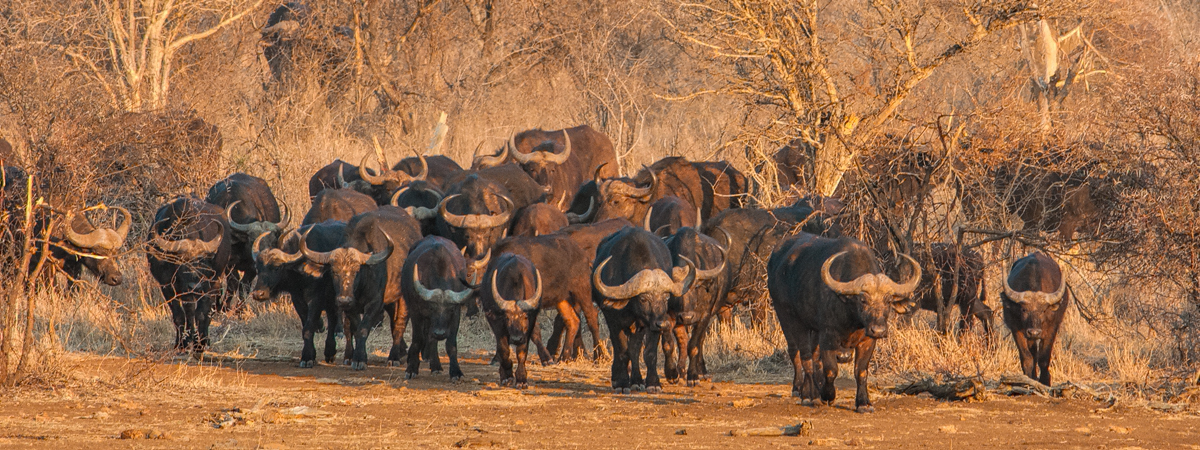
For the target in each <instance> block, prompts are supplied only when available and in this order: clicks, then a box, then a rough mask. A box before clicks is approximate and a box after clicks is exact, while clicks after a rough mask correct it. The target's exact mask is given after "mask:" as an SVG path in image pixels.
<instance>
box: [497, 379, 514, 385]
mask: <svg viewBox="0 0 1200 450" xmlns="http://www.w3.org/2000/svg"><path fill="white" fill-rule="evenodd" d="M514 381H516V380H514V379H512V378H502V379H500V385H501V386H512V384H513V382H514Z"/></svg>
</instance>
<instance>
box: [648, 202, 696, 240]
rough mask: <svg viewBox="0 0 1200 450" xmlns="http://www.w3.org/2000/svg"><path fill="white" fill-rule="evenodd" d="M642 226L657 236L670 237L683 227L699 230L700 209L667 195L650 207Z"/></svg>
mask: <svg viewBox="0 0 1200 450" xmlns="http://www.w3.org/2000/svg"><path fill="white" fill-rule="evenodd" d="M642 226H643V227H644V228H645V229H646V231H649V232H652V233H654V234H657V235H659V236H670V235H672V234H675V232H676V231H678V230H679V229H680V228H683V227H692V228H696V229H700V209H699V208H695V207H693V206H692V205H691V204H689V203H688V202H685V201H683V199H680V198H679V197H676V196H674V195H668V196H666V197H663V198H660V199H658V200H655V201H654V203H652V204H651V205H650V208H649V209H647V210H646V218H645V219H644V221H643V223H642Z"/></svg>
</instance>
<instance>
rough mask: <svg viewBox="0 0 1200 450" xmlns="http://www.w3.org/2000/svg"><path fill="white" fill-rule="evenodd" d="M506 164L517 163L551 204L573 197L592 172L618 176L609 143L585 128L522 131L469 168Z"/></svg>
mask: <svg viewBox="0 0 1200 450" xmlns="http://www.w3.org/2000/svg"><path fill="white" fill-rule="evenodd" d="M556 150H557V151H556ZM508 162H515V163H517V164H519V165H520V166H521V168H522V169H524V170H525V172H526V173H528V174H529V176H531V177H533V179H534V180H535V181H537V183H538V184H539V185H542V186H544V187H546V188H548V192H549V194H550V195H549V201H551V202H558V201H560V199H563V198H565V197H567V196H570V195H574V194H575V191H576V190H577V189H578V188H579V186H580V185H582V184H584V183H586V182H587V181H588V177H589V176H592V175H593V173H599V174H600V176H602V177H605V178H608V177H615V176H617V152H616V151H615V150H613V144H612V140H610V139H609V138H608V136H605V135H604V134H603V133H601V132H599V131H596V129H594V128H592V127H590V126H588V125H581V126H578V127H574V128H567V129H562V130H553V131H544V130H541V129H536V130H526V131H522V132H520V133H517V134H515V135H513V136H511V137H509V140H508V142H507V143H506V144H505V145H504V147H502V148H501V149H500V151H499V152H498V153H497V154H495V155H491V156H477V157H476V158H475V160H474V161H473V162H472V165H471V166H472V168H473V169H483V168H487V167H494V166H498V165H500V164H503V163H508ZM564 212H565V211H564Z"/></svg>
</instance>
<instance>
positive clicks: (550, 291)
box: [493, 234, 600, 364]
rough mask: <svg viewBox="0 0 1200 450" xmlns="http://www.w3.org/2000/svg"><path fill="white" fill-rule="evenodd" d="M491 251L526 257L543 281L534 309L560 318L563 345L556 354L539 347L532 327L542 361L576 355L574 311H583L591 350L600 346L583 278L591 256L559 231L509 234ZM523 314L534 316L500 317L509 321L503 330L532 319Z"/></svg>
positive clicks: (517, 313) (518, 313)
mask: <svg viewBox="0 0 1200 450" xmlns="http://www.w3.org/2000/svg"><path fill="white" fill-rule="evenodd" d="M494 253H495V254H497V255H500V254H506V253H511V254H514V255H520V256H521V257H524V258H525V259H528V260H529V261H530V262H531V263H532V264H533V266H534V267H536V268H537V269H538V271H539V272H540V273H541V276H542V278H543V279H544V280H545V282H546V285H545V287H544V288H543V291H542V295H541V300H540V303H538V309H539V310H541V309H551V308H554V309H557V311H558V314H559V318H561V319H562V320H563V321H564V322H563V323H564V326H565V328H566V335H565V336H566V337H567V342H566V343H567V345H566V346H563V347H562V348H561V353H559V354H558V355H553V354H550V353H549V352H547V351H546V349H545V347H543V346H542V342H541V340H540V338H541V335H540V333H537V332H536V330H535V331H531V333H533V335H534V336H536V338H537V340H536V341H535V342H534V344H535V346H536V347H537V348H538V354H539V356H540V357H541V360H542V363H543V364H545V363H549V362H550V361H552V360H553V359H554V358H558V359H559V360H572V359H575V357H576V356H577V354H576V348H577V346H576V345H575V344H576V343H575V339H576V336H577V335H578V334H579V329H580V326H579V325H580V324H579V322H580V321H579V315H578V313H577V312H576V311H577V310H578V311H580V312H583V316H584V318H585V319H586V320H587V326H588V329H589V330H590V331H591V332H592V348H593V350H598V349H599V348H600V343H599V339H600V322H599V320H598V319H599V317H598V315H597V311H596V306H595V305H594V304H593V303H592V296H591V293H592V288H591V282H590V281H589V279H588V277H587V274H588V273H589V272H590V271H591V268H592V265H591V263H592V256H590V255H588V253H587V252H585V251H584V250H583V249H582V248H580V247H579V245H577V244H576V243H575V242H573V241H572V240H571V239H570V238H568V237H567V236H564V235H561V234H548V235H543V236H537V237H509V238H506V239H502V240H500V242H497V243H496V248H495V250H494ZM493 267H494V266H493ZM527 313H528V315H529V316H536V315H537V314H536V313H534V312H530V311H509V312H508V313H507V316H506V318H505V319H504V321H506V322H507V323H509V326H508V327H507V328H506V329H509V330H513V329H514V328H512V327H514V326H517V324H520V323H524V322H525V321H526V320H527V319H528V320H533V319H532V318H530V317H527ZM526 331H529V330H526ZM531 337H533V336H531ZM514 339H515V338H514Z"/></svg>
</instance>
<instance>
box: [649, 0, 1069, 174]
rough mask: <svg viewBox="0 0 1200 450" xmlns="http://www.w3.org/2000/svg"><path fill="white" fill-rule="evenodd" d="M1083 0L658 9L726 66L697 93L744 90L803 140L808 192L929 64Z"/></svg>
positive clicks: (779, 128)
mask: <svg viewBox="0 0 1200 450" xmlns="http://www.w3.org/2000/svg"><path fill="white" fill-rule="evenodd" d="M1080 7H1081V2H1080V1H1058V2H1056V1H1050V2H1046V3H1040V2H1039V3H1032V2H1027V1H1020V0H992V1H977V0H953V1H946V2H941V1H939V2H934V1H923V0H858V1H845V2H842V1H826V0H799V1H795V0H755V1H750V0H702V1H698V2H679V3H676V4H675V9H674V10H673V11H669V12H665V13H664V14H663V16H664V18H665V19H666V20H667V21H668V22H669V23H670V24H671V26H672V27H673V28H674V29H675V30H676V31H677V32H678V35H679V36H680V37H681V38H682V39H683V40H684V41H686V42H689V43H691V44H693V45H694V46H695V47H696V48H698V49H701V50H703V51H704V52H706V53H707V54H708V55H709V56H710V57H711V58H712V59H713V60H715V61H716V62H718V63H721V64H718V67H723V68H724V70H722V71H719V72H718V76H720V77H721V78H722V80H721V81H723V83H722V84H721V85H719V86H717V87H715V88H714V89H712V90H709V91H704V92H702V93H720V94H729V95H735V96H739V97H741V98H744V99H745V100H746V102H747V103H748V104H749V105H751V106H752V108H753V109H757V110H762V109H763V107H765V109H766V111H765V112H764V113H762V114H763V116H765V118H763V119H762V120H761V121H762V122H766V123H768V125H767V126H766V127H767V128H769V129H770V130H772V132H773V133H774V135H773V136H772V137H774V138H777V140H779V141H782V142H787V141H790V140H791V139H795V138H799V139H802V140H803V141H805V142H807V143H808V144H810V145H811V147H812V148H813V149H814V150H815V154H814V155H813V157H814V158H813V159H814V161H813V162H814V167H815V174H814V177H813V178H814V180H813V186H811V188H812V190H813V191H814V192H815V193H818V194H821V195H832V194H833V193H834V191H835V190H836V189H837V187H838V185H839V184H840V183H841V181H842V178H843V175H844V174H845V173H846V171H847V170H849V169H850V168H851V167H852V164H853V162H854V160H855V158H856V156H858V154H859V153H861V151H862V148H863V147H864V145H866V144H867V143H869V142H871V141H872V140H873V139H874V138H875V137H876V136H878V135H880V134H881V133H883V132H884V131H885V125H887V124H888V123H889V121H891V120H892V119H893V118H894V117H895V116H896V114H897V113H898V112H899V111H900V108H901V106H902V105H903V104H904V103H905V101H906V100H908V99H909V97H910V96H911V95H912V94H913V92H914V91H915V90H916V89H917V88H918V86H919V85H921V83H922V82H924V81H925V80H927V79H929V78H930V77H931V76H932V75H934V74H935V73H938V72H939V71H943V70H945V68H946V67H947V66H948V64H950V63H951V62H952V61H955V60H957V59H961V58H963V57H964V56H965V55H968V54H970V53H972V52H975V51H977V50H978V49H980V48H984V47H985V46H986V45H987V44H989V43H992V42H993V41H995V39H993V37H994V36H996V35H997V34H1000V33H1002V32H1004V31H1005V30H1008V29H1011V28H1013V27H1016V26H1018V25H1021V24H1025V23H1032V22H1036V21H1038V20H1040V19H1042V18H1047V17H1057V16H1062V15H1068V14H1071V13H1072V12H1076V11H1078V9H1077V8H1080Z"/></svg>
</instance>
